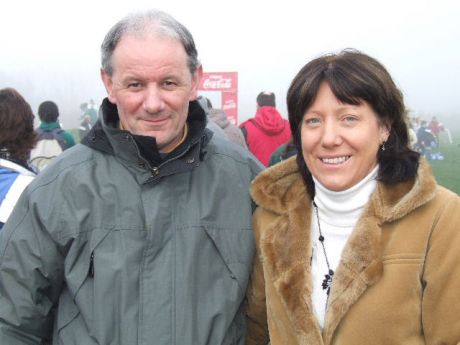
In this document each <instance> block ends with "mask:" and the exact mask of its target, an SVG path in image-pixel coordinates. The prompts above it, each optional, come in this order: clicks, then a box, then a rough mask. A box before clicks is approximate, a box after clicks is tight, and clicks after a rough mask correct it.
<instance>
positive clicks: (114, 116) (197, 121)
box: [82, 98, 212, 165]
mask: <svg viewBox="0 0 460 345" xmlns="http://www.w3.org/2000/svg"><path fill="white" fill-rule="evenodd" d="M119 121H120V118H119V115H118V110H117V107H116V105H115V104H113V103H111V102H110V101H109V100H108V99H107V98H105V99H104V100H103V102H102V116H101V118H99V119H98V121H97V122H96V124H95V125H94V127H93V128H92V129H91V131H90V132H89V133H88V135H86V136H85V138H84V139H83V140H82V144H84V145H86V146H88V147H90V148H92V149H94V150H98V151H101V152H105V153H108V154H114V153H115V152H118V153H119V154H120V153H123V152H124V150H120V149H119V148H118V146H119V145H120V144H121V145H122V146H124V144H123V142H126V140H129V138H130V137H132V138H133V139H134V141H135V142H136V144H137V147H138V148H139V151H140V154H141V156H143V157H144V158H145V159H147V160H148V161H149V162H150V163H151V164H154V165H157V164H159V163H160V162H161V161H162V160H165V159H168V158H170V157H171V156H178V155H181V153H182V152H185V151H187V150H188V149H189V148H190V147H191V146H194V145H195V144H197V143H199V142H201V143H202V144H204V146H205V145H206V144H207V143H208V142H209V140H210V139H211V137H212V132H211V131H208V130H205V127H206V114H205V112H204V111H203V109H202V108H201V107H200V106H199V104H198V102H196V101H192V102H190V105H189V113H188V117H187V124H188V126H189V134H188V136H187V139H186V140H185V141H184V142H183V143H182V144H181V145H179V147H177V148H176V149H175V150H174V151H173V152H171V153H169V154H168V155H166V156H164V157H162V156H161V154H160V152H159V150H158V148H157V145H156V140H155V138H153V137H147V136H142V135H133V134H131V133H129V132H128V131H126V130H121V129H119V128H118V123H119ZM124 158H125V159H127V160H132V159H135V155H131V154H130V153H127V154H126V156H125V157H124Z"/></svg>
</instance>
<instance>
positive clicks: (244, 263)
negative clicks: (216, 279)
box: [204, 226, 254, 294]
mask: <svg viewBox="0 0 460 345" xmlns="http://www.w3.org/2000/svg"><path fill="white" fill-rule="evenodd" d="M204 229H205V232H206V234H207V236H208V237H209V238H210V240H211V241H212V243H213V244H214V246H215V248H216V250H217V252H218V254H219V256H220V257H221V258H222V260H223V262H224V264H225V266H226V267H227V269H228V271H229V273H230V276H231V278H232V279H234V280H236V282H237V283H238V286H239V288H240V292H241V293H243V294H244V293H245V291H246V286H247V284H248V280H249V275H250V272H251V266H252V259H253V257H254V236H253V233H252V230H251V229H235V228H234V229H231V228H228V229H221V228H216V227H210V226H205V227H204Z"/></svg>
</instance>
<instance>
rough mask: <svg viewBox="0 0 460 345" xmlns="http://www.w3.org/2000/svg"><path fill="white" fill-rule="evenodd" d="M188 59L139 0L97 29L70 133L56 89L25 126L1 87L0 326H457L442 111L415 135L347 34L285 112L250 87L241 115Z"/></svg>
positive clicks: (425, 333)
mask: <svg viewBox="0 0 460 345" xmlns="http://www.w3.org/2000/svg"><path fill="white" fill-rule="evenodd" d="M202 71H203V67H202V65H201V63H200V60H199V59H198V52H197V48H196V46H195V42H194V39H193V36H192V34H191V33H190V32H189V30H188V29H187V28H186V27H185V26H184V25H182V24H181V23H180V22H178V21H177V20H176V19H175V18H173V17H172V16H170V15H169V14H167V13H165V12H161V11H142V12H138V13H135V14H131V15H128V16H126V17H124V18H123V19H121V20H120V21H119V22H117V23H115V24H114V25H113V27H112V28H111V29H110V30H109V31H108V32H107V34H106V36H105V38H104V40H103V42H102V45H101V79H102V83H103V85H104V87H105V89H106V91H107V97H106V98H105V99H104V100H103V101H102V104H101V105H100V107H99V109H96V106H95V105H94V102H89V104H82V105H81V107H80V109H81V121H82V123H81V128H80V130H81V132H80V135H81V137H82V140H81V142H80V144H78V145H75V141H74V140H73V138H72V137H71V136H70V134H69V133H67V132H66V131H64V130H63V129H62V128H60V126H59V121H58V118H59V109H58V106H57V105H56V104H55V103H54V102H52V101H45V102H43V103H42V104H41V105H40V106H39V109H38V115H39V118H40V121H41V124H40V126H39V128H38V129H37V130H34V128H33V119H34V114H33V112H32V109H31V107H30V105H29V104H28V103H27V101H26V100H25V99H24V98H23V97H22V96H21V95H20V94H19V93H18V92H17V91H16V90H14V89H11V88H6V89H1V90H0V119H1V123H2V126H1V127H0V202H1V203H0V343H1V344H9V345H23V344H55V345H57V344H64V345H66V344H88V345H89V344H94V345H96V344H112V345H115V344H118V345H122V344H123V345H126V344H152V343H154V344H158V345H163V344H164V345H166V344H167V345H170V344H180V345H187V344H190V345H197V344H203V345H205V344H212V345H224V344H225V345H229V344H234V345H243V344H249V345H251V344H260V345H267V344H271V345H290V344H293V345H294V344H298V345H323V344H328V345H336V344H337V345H338V344H342V345H361V344H363V345H364V344H366V345H368V344H375V345H387V344H408V343H411V344H414V345H415V344H420V345H422V344H431V345H435V344H446V345H455V344H459V343H460V319H459V318H458V314H459V313H460V304H459V303H458V291H459V289H460V251H459V250H458V248H460V233H459V232H458V231H457V230H458V228H459V226H460V198H459V196H458V195H456V194H455V193H453V192H451V191H449V190H447V189H445V188H444V187H442V186H440V185H438V184H437V183H436V181H435V179H434V177H433V175H432V172H431V169H430V167H429V164H428V163H427V160H426V159H425V158H429V159H433V158H432V156H430V155H428V148H434V147H435V146H437V145H438V144H439V140H437V138H436V135H437V134H439V131H440V130H441V128H442V127H441V125H439V126H438V127H436V128H437V129H435V128H434V127H433V128H430V130H426V129H424V128H428V127H429V126H428V125H427V126H425V123H420V128H419V129H418V130H417V131H416V132H415V129H413V131H414V133H415V139H416V140H415V139H414V136H413V135H411V131H410V130H409V128H410V127H411V126H410V125H408V121H407V120H406V107H405V105H404V100H403V95H402V93H401V91H400V90H399V89H398V88H397V86H396V85H395V83H394V81H393V79H392V77H391V75H390V74H389V73H388V71H387V70H386V68H385V67H384V66H383V65H382V64H381V63H380V62H379V61H378V60H376V59H375V58H373V57H371V56H369V55H366V54H364V53H362V52H360V51H357V50H353V49H348V50H344V51H342V52H340V53H335V54H333V53H331V54H327V55H324V56H321V57H318V58H316V59H313V60H311V61H308V62H306V64H305V65H304V66H303V67H302V68H301V69H300V70H299V71H298V73H297V74H296V75H295V76H294V78H293V79H292V82H291V84H290V86H289V89H288V93H287V109H288V120H286V119H284V118H283V117H282V115H281V114H280V113H279V111H278V110H277V108H276V99H275V95H274V93H273V92H269V91H262V92H261V93H260V94H258V95H257V97H256V104H257V110H256V113H255V115H254V117H252V118H250V119H249V120H247V121H245V122H243V123H242V124H240V126H239V128H238V127H236V126H234V125H232V124H231V123H230V121H228V119H227V117H226V114H225V112H223V111H222V110H221V109H217V108H214V107H213V105H212V103H211V102H210V100H208V99H206V98H205V97H203V96H200V95H199V90H198V88H199V82H200V78H201V75H202V73H203V72H202ZM432 120H433V121H435V120H436V119H432ZM433 121H432V122H433ZM422 129H423V130H422ZM429 131H431V133H432V134H433V136H434V137H435V140H436V141H435V144H433V143H431V142H430V143H428V139H427V137H426V136H423V137H422V134H423V135H424V132H426V133H428V132H429ZM44 141H49V142H51V141H52V142H53V143H54V145H53V146H54V148H55V151H56V153H55V154H54V155H53V156H51V155H50V156H48V155H45V154H43V152H44V151H45V148H43V147H44V146H45V142H44ZM49 142H47V143H46V144H47V146H51V143H49ZM422 146H423V147H422ZM38 151H40V152H41V153H40V152H38ZM64 151H65V152H64ZM37 157H40V158H47V159H48V160H47V161H46V162H44V163H43V164H42V163H40V164H39V163H36V162H38V161H39V160H38V158H37ZM50 161H51V163H50Z"/></svg>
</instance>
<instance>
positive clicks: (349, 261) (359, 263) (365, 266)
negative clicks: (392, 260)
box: [323, 206, 383, 344]
mask: <svg viewBox="0 0 460 345" xmlns="http://www.w3.org/2000/svg"><path fill="white" fill-rule="evenodd" d="M380 244H381V227H380V225H379V222H378V219H377V218H376V217H375V216H374V215H373V210H372V206H369V207H368V208H367V210H365V211H364V214H363V216H362V217H361V218H360V220H359V222H358V224H357V225H356V227H355V230H354V231H353V233H352V235H351V237H350V238H349V240H348V242H347V244H346V246H345V248H344V250H343V252H342V256H341V261H340V264H339V266H338V267H337V270H336V272H335V275H334V280H333V282H332V287H331V292H330V295H329V300H328V306H327V311H326V320H325V325H324V330H323V338H324V344H330V343H331V341H332V337H333V334H334V331H335V330H336V329H337V326H338V325H339V323H340V321H341V320H342V318H343V317H344V316H345V314H346V313H347V312H348V310H349V309H350V307H351V306H352V305H353V304H354V303H355V302H356V301H357V300H358V299H359V298H360V296H361V295H362V294H363V293H364V292H365V291H366V289H367V288H368V287H370V286H372V285H373V284H375V283H376V282H377V281H378V280H379V279H380V277H381V275H382V273H383V264H382V260H381V247H380Z"/></svg>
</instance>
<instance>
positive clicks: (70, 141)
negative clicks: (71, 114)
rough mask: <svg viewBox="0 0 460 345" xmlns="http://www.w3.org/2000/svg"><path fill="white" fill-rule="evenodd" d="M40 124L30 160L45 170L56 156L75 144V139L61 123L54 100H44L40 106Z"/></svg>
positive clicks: (39, 169)
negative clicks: (36, 141)
mask: <svg viewBox="0 0 460 345" xmlns="http://www.w3.org/2000/svg"><path fill="white" fill-rule="evenodd" d="M38 117H39V118H40V121H41V123H40V126H39V127H38V129H37V136H38V143H37V145H36V146H35V148H34V149H33V150H32V151H31V152H30V162H31V164H32V165H33V166H34V167H35V168H36V169H37V170H38V171H41V170H43V169H44V168H45V167H46V166H47V165H48V164H49V163H50V162H51V161H52V160H54V158H56V157H57V156H58V155H60V154H61V153H62V152H63V151H65V150H67V149H68V148H71V147H72V146H74V145H75V139H74V137H73V136H72V134H70V133H69V132H67V131H64V130H63V129H62V128H61V125H60V124H59V120H58V119H59V108H58V106H57V104H56V103H54V102H53V101H45V102H42V103H41V104H40V105H39V106H38Z"/></svg>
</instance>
